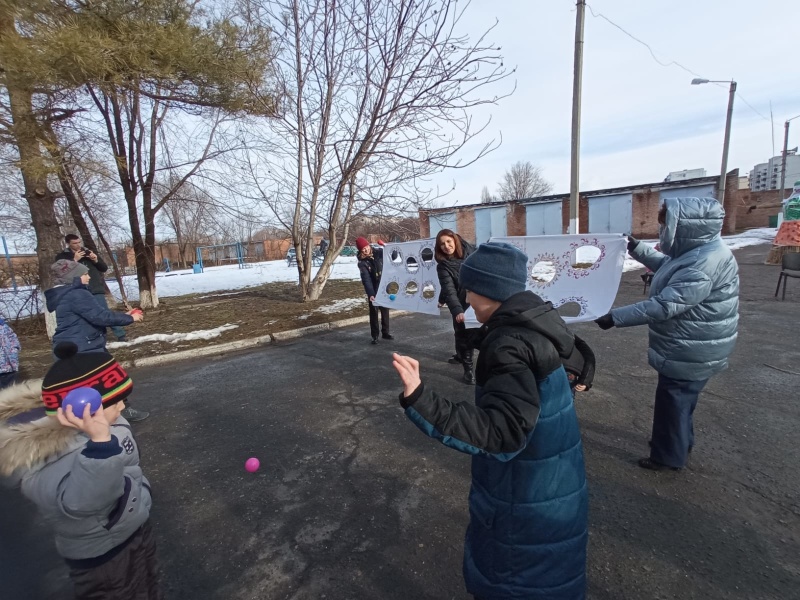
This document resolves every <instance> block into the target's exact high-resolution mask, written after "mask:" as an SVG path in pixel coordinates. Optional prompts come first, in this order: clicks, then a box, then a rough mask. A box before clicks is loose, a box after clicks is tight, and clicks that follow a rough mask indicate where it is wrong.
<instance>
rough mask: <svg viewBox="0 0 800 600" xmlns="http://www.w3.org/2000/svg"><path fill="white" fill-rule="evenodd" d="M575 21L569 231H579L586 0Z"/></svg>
mask: <svg viewBox="0 0 800 600" xmlns="http://www.w3.org/2000/svg"><path fill="white" fill-rule="evenodd" d="M576 8H577V15H576V21H575V68H574V71H573V81H572V161H571V164H570V182H569V184H570V185H569V232H570V233H573V234H577V233H578V223H579V219H578V200H579V198H580V195H579V194H580V152H581V83H582V79H583V22H584V17H585V14H586V0H577V3H576Z"/></svg>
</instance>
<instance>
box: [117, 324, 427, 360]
mask: <svg viewBox="0 0 800 600" xmlns="http://www.w3.org/2000/svg"><path fill="white" fill-rule="evenodd" d="M409 314H412V313H411V312H410V311H407V310H398V311H393V313H392V317H402V316H405V315H409ZM367 322H369V315H367V316H363V317H351V318H349V319H342V320H340V321H330V322H328V323H319V324H318V325H309V326H308V327H301V328H299V329H290V330H288V331H278V332H276V333H270V334H268V335H262V336H259V337H256V338H249V339H246V340H236V341H235V342H226V343H224V344H214V345H212V346H205V347H202V348H194V349H192V350H181V351H179V352H170V353H168V354H158V355H156V356H146V357H144V358H134V359H133V360H126V361H124V362H123V363H122V367H123V368H124V369H130V368H131V367H133V368H136V367H153V366H157V365H166V364H169V363H173V362H179V361H182V360H187V359H190V358H197V357H199V356H221V355H224V354H227V353H229V352H235V351H238V350H245V349H247V348H258V347H259V346H266V345H268V344H274V343H277V342H284V341H287V340H293V339H297V338H300V337H303V336H306V335H310V334H312V333H318V332H320V331H329V330H331V329H341V328H343V327H349V326H350V325H357V324H359V323H367Z"/></svg>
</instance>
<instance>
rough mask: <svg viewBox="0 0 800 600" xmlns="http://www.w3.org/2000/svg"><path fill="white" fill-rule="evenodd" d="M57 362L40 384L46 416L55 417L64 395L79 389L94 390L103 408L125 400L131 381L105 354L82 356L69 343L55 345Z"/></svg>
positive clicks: (88, 353) (131, 387) (109, 356)
mask: <svg viewBox="0 0 800 600" xmlns="http://www.w3.org/2000/svg"><path fill="white" fill-rule="evenodd" d="M54 353H55V355H56V356H57V357H58V360H57V361H56V362H55V363H53V366H52V367H50V370H49V371H48V372H47V375H45V376H44V381H42V401H43V402H44V406H45V410H46V412H47V414H48V415H54V414H56V411H57V410H58V408H59V407H60V406H61V403H62V402H63V401H64V398H65V397H66V395H67V394H68V393H69V392H70V391H72V390H74V389H75V388H79V387H90V388H94V389H95V390H97V391H98V392H99V393H100V397H101V398H102V399H103V407H104V408H106V407H108V406H111V405H113V404H116V403H117V402H119V401H120V400H124V399H125V398H127V397H128V396H129V395H130V393H131V392H132V391H133V381H131V378H130V377H129V376H128V374H127V373H126V372H125V370H124V369H123V368H122V366H121V365H120V364H119V363H118V362H117V361H116V360H114V357H113V356H111V355H110V354H109V353H108V352H81V353H78V346H76V345H75V344H73V343H72V342H64V343H61V344H58V345H57V346H56V347H55V350H54Z"/></svg>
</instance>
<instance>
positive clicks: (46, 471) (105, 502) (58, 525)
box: [0, 380, 152, 560]
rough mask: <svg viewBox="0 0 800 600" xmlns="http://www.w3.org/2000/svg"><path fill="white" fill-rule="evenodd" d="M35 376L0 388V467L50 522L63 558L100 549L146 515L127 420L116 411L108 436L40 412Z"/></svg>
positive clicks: (123, 537)
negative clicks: (91, 434)
mask: <svg viewBox="0 0 800 600" xmlns="http://www.w3.org/2000/svg"><path fill="white" fill-rule="evenodd" d="M41 383H42V382H41V380H36V381H26V382H23V383H22V384H19V385H14V386H11V387H10V388H6V389H4V390H0V475H3V476H10V481H12V482H14V483H16V484H17V485H19V486H20V487H21V490H22V493H23V495H24V496H26V497H27V498H29V499H30V500H32V501H33V502H34V504H36V506H37V508H38V509H39V511H40V514H41V517H42V520H43V521H44V522H45V523H46V524H48V525H49V526H51V527H52V528H53V529H54V530H55V536H56V548H57V550H58V552H59V554H60V555H61V556H63V557H64V558H66V559H69V560H86V559H91V558H95V557H98V556H101V555H104V554H106V553H107V552H109V551H111V550H113V549H114V548H117V547H118V546H120V545H121V544H123V543H124V542H126V541H127V540H128V539H129V538H130V537H131V536H132V535H133V533H134V532H135V531H136V530H137V529H138V528H139V527H141V525H142V524H143V523H145V522H146V521H147V519H148V517H149V515H150V507H151V504H152V499H151V497H150V484H149V482H148V481H147V478H146V477H145V476H144V475H143V474H142V469H141V467H140V466H139V447H138V445H137V444H136V441H135V439H134V437H133V432H132V431H131V427H130V424H129V423H128V422H127V421H126V420H125V419H124V418H123V417H119V418H118V419H117V420H116V422H114V424H113V425H112V426H111V436H112V437H111V441H110V442H92V441H91V440H90V439H89V438H88V437H87V436H86V435H85V434H84V433H83V432H81V431H77V430H75V429H70V428H69V427H64V426H62V425H61V424H60V423H59V422H58V421H57V420H56V419H54V418H53V417H48V416H45V414H44V405H43V404H42V386H41Z"/></svg>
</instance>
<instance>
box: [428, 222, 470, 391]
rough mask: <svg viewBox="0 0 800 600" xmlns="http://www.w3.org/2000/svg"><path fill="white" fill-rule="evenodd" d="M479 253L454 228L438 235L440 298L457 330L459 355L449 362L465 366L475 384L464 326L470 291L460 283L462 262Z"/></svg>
mask: <svg viewBox="0 0 800 600" xmlns="http://www.w3.org/2000/svg"><path fill="white" fill-rule="evenodd" d="M474 250H475V247H474V246H473V245H472V244H470V243H469V242H465V241H464V239H463V238H462V237H461V236H460V235H458V234H457V233H455V232H454V231H452V230H450V229H442V230H441V231H440V232H439V233H438V234H437V235H436V253H435V257H436V263H437V265H436V274H437V275H438V276H439V283H440V284H441V285H442V292H441V295H440V296H439V301H440V303H441V304H446V305H447V308H449V309H450V314H451V315H452V316H453V330H454V335H455V342H456V353H455V355H453V358H451V359H450V360H448V361H447V362H449V363H452V364H458V363H461V364H462V365H464V381H465V382H466V383H468V384H472V385H474V384H475V370H474V368H473V362H472V354H473V350H472V346H470V344H469V336H468V335H467V328H466V327H465V325H464V311H466V310H467V309H468V308H469V304H468V303H467V291H466V290H463V289H461V286H460V284H459V271H460V270H461V263H463V262H464V259H465V258H467V256H469V255H470V254H472V252H473V251H474Z"/></svg>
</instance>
